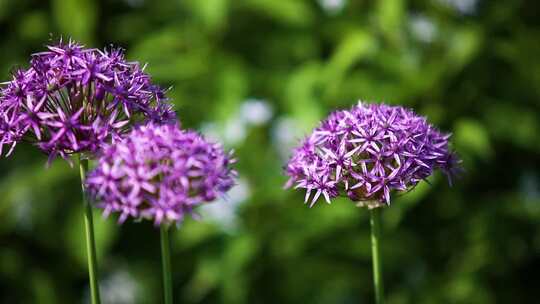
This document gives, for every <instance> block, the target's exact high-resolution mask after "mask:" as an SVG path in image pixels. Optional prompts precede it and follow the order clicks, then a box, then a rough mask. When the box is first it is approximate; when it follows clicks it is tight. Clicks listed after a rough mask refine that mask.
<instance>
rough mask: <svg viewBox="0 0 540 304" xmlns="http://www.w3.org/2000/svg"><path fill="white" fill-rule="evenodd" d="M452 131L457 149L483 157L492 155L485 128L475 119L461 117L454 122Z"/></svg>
mask: <svg viewBox="0 0 540 304" xmlns="http://www.w3.org/2000/svg"><path fill="white" fill-rule="evenodd" d="M454 132H455V133H454V134H455V135H454V141H455V143H456V146H457V147H458V151H460V152H463V153H470V154H472V155H473V156H476V157H480V158H483V159H486V158H489V157H491V156H492V155H493V151H492V149H491V144H490V142H489V135H488V133H487V131H486V128H485V127H484V126H483V125H481V124H480V123H478V122H477V121H474V120H470V119H461V120H459V121H458V122H456V126H455V127H454Z"/></svg>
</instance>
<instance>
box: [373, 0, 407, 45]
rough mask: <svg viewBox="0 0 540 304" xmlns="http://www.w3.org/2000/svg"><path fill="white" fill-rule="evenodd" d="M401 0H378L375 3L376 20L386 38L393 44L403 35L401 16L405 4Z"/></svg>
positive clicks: (402, 15)
mask: <svg viewBox="0 0 540 304" xmlns="http://www.w3.org/2000/svg"><path fill="white" fill-rule="evenodd" d="M403 2H404V1H403V0H380V1H376V4H377V21H378V23H379V27H380V29H381V31H382V32H383V34H384V35H385V36H386V38H387V39H388V40H389V41H390V42H392V43H393V44H394V45H395V44H397V43H398V42H399V39H400V38H401V36H402V35H403V32H404V31H403V28H404V26H403V19H404V18H403V17H404V13H405V4H404V3H403Z"/></svg>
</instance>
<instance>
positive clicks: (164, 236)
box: [160, 225, 173, 304]
mask: <svg viewBox="0 0 540 304" xmlns="http://www.w3.org/2000/svg"><path fill="white" fill-rule="evenodd" d="M160 236H161V264H162V271H163V300H164V303H165V304H172V303H173V291H172V275H171V253H170V249H171V240H170V238H169V227H168V226H167V225H161V229H160Z"/></svg>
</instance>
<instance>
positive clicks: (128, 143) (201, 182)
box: [86, 123, 236, 225]
mask: <svg viewBox="0 0 540 304" xmlns="http://www.w3.org/2000/svg"><path fill="white" fill-rule="evenodd" d="M234 162H235V160H234V159H233V158H232V155H231V153H225V152H224V151H223V149H222V148H221V147H220V145H219V144H214V143H209V142H207V141H206V140H205V139H204V138H202V137H201V136H200V135H198V134H197V133H195V132H193V131H185V130H181V129H180V128H179V126H178V125H174V124H168V125H158V124H153V123H149V124H147V125H144V126H139V127H137V128H135V129H134V130H132V131H131V132H130V133H129V134H128V135H127V136H126V137H125V138H123V139H122V140H121V141H118V142H117V143H115V144H108V145H106V146H105V148H104V149H103V151H102V152H101V155H100V158H99V161H98V164H97V167H96V168H95V169H94V170H93V171H91V172H90V173H89V174H88V177H87V180H86V185H87V189H88V192H89V194H90V196H91V197H92V199H93V200H94V201H95V202H96V203H97V206H98V207H100V208H103V209H104V214H105V215H108V214H110V213H119V214H120V217H119V221H120V222H123V221H125V220H126V219H127V218H128V217H132V218H134V219H144V218H146V219H153V220H154V222H155V224H156V225H159V224H162V223H164V224H169V223H172V222H177V223H179V222H180V221H182V219H183V218H184V215H186V214H191V213H192V210H193V208H194V207H196V206H198V205H200V204H203V203H205V202H210V201H212V200H214V199H215V198H217V197H219V196H221V195H223V194H224V193H225V192H226V191H228V190H229V189H230V188H231V187H232V186H233V184H234V180H235V178H236V172H235V171H234V170H233V169H232V168H231V165H232V164H233V163H234Z"/></svg>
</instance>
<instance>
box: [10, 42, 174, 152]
mask: <svg viewBox="0 0 540 304" xmlns="http://www.w3.org/2000/svg"><path fill="white" fill-rule="evenodd" d="M47 49H48V50H47V51H45V52H41V53H37V54H34V55H33V56H32V59H31V61H30V67H29V68H28V69H19V70H17V71H15V72H14V73H13V78H12V80H11V81H9V82H6V83H4V84H3V87H2V88H1V89H0V155H1V154H2V148H3V147H4V146H8V147H9V148H8V152H7V155H9V154H10V153H11V152H12V151H13V149H14V148H15V145H16V144H17V143H19V142H21V141H28V142H31V143H34V144H36V145H37V146H38V147H39V148H40V149H41V150H42V151H44V152H45V153H47V154H48V155H49V161H51V160H52V159H54V158H55V157H57V156H60V157H62V158H64V159H67V160H69V156H70V155H71V154H74V153H86V154H89V155H93V154H94V153H95V152H96V151H97V149H98V148H99V146H100V145H101V143H103V142H107V141H111V140H115V139H117V138H118V136H120V135H121V134H123V133H125V132H126V131H127V130H129V128H130V126H131V125H132V124H133V123H137V122H141V121H148V120H149V121H158V122H162V123H165V122H169V121H172V120H175V114H174V111H173V110H172V107H171V105H170V104H169V103H168V102H167V100H166V98H165V96H164V92H163V91H162V90H161V89H159V88H158V87H157V86H155V85H153V84H152V83H151V79H150V76H149V75H148V74H146V73H145V72H144V67H141V66H140V65H139V64H138V63H136V62H128V61H126V60H125V59H124V53H123V51H122V50H121V49H115V48H111V49H106V50H103V51H102V50H98V49H87V48H84V47H83V46H82V45H79V44H77V43H75V42H72V41H69V42H67V43H64V42H62V41H60V42H59V43H58V44H57V45H54V46H48V47H47Z"/></svg>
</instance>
